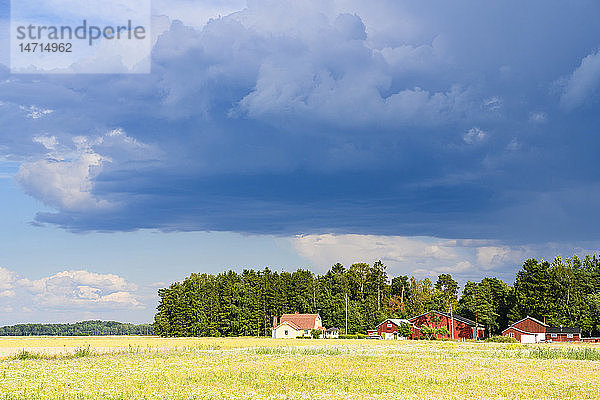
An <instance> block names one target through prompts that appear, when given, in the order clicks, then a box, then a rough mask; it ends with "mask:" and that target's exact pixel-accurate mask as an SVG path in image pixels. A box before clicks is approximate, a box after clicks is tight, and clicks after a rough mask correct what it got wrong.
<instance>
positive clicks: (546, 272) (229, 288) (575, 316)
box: [153, 256, 600, 336]
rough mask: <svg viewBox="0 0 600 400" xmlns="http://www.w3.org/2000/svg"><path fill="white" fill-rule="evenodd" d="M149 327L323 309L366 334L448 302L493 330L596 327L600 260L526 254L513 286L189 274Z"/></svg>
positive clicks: (337, 323) (217, 323)
mask: <svg viewBox="0 0 600 400" xmlns="http://www.w3.org/2000/svg"><path fill="white" fill-rule="evenodd" d="M158 294H159V297H160V301H159V305H158V308H157V310H158V312H157V314H156V315H155V320H154V325H153V326H154V333H155V334H158V335H161V336H269V335H270V334H271V326H272V320H273V316H280V315H281V314H284V313H293V312H296V311H298V312H300V313H317V312H318V313H319V314H320V315H321V318H322V319H323V323H324V326H326V327H336V328H338V329H340V330H341V331H342V332H345V333H365V332H366V331H367V330H368V329H373V328H374V327H375V326H376V325H377V324H378V323H379V322H381V321H382V320H384V319H385V318H388V317H393V318H409V317H412V316H415V315H420V314H423V313H426V312H429V311H433V310H438V311H450V310H452V311H453V312H455V313H456V314H459V315H461V316H463V317H466V318H470V319H472V320H474V321H476V322H477V323H479V324H481V325H483V326H485V327H486V329H487V332H489V333H491V334H498V333H500V332H501V331H502V330H503V329H505V328H506V327H507V326H508V325H509V324H510V323H512V322H515V321H517V320H519V319H521V318H524V317H525V316H527V315H529V316H532V317H535V318H538V319H540V320H542V321H544V320H545V321H546V322H547V323H548V324H551V325H555V326H559V325H563V326H575V327H581V328H582V329H583V332H584V334H585V335H588V336H592V335H600V260H599V259H598V258H597V257H596V256H586V257H585V258H583V259H580V258H579V257H577V256H574V257H572V258H566V259H562V258H560V257H557V258H555V259H554V260H553V261H552V262H548V261H544V260H539V261H538V260H536V259H529V260H527V261H525V263H524V264H523V266H522V268H521V270H520V271H519V272H518V273H517V275H516V278H515V282H514V284H513V285H509V284H507V283H506V282H504V281H502V280H501V279H498V278H484V279H482V280H481V281H480V282H471V281H469V282H467V283H466V284H465V286H464V287H463V289H462V292H461V293H460V296H459V285H458V283H457V282H456V281H455V280H454V279H453V278H452V276H451V275H449V274H441V275H439V276H438V277H437V279H436V280H435V282H434V281H432V280H430V279H429V278H424V279H417V278H415V277H408V276H398V277H394V278H392V279H390V278H389V277H388V275H387V273H386V267H385V265H384V264H383V263H382V262H381V261H378V262H376V263H375V264H373V265H369V264H366V263H356V264H352V265H351V266H350V267H348V268H346V267H345V266H343V265H341V264H339V263H338V264H335V265H333V266H332V267H331V269H330V270H329V271H327V273H325V274H323V275H316V274H314V273H312V272H310V271H308V270H304V269H299V270H297V271H295V272H279V273H278V272H274V271H271V270H270V269H268V268H265V269H264V270H262V271H255V270H252V269H250V270H244V271H243V272H242V273H236V272H234V271H228V272H224V273H220V274H217V275H212V274H192V275H190V276H189V277H187V278H186V279H184V281H183V282H175V283H173V284H171V285H170V286H169V287H168V288H164V289H160V290H159V291H158Z"/></svg>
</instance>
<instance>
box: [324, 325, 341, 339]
mask: <svg viewBox="0 0 600 400" xmlns="http://www.w3.org/2000/svg"><path fill="white" fill-rule="evenodd" d="M323 337H324V338H325V339H337V338H339V337H340V335H339V332H338V330H337V328H327V329H325V330H324V331H323Z"/></svg>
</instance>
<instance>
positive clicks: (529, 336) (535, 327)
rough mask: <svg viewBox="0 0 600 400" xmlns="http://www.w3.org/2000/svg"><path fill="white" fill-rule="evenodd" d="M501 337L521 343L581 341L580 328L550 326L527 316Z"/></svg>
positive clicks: (505, 331) (506, 330)
mask: <svg viewBox="0 0 600 400" xmlns="http://www.w3.org/2000/svg"><path fill="white" fill-rule="evenodd" d="M502 336H508V337H512V338H515V339H517V340H518V341H519V342H521V343H539V342H543V341H546V342H578V341H580V340H581V328H567V327H562V326H560V327H555V326H550V325H548V324H546V323H545V322H542V321H540V320H538V319H535V318H533V317H530V316H527V317H525V318H523V319H521V320H519V321H517V322H515V323H514V324H512V325H511V326H509V327H508V328H506V329H505V330H503V331H502Z"/></svg>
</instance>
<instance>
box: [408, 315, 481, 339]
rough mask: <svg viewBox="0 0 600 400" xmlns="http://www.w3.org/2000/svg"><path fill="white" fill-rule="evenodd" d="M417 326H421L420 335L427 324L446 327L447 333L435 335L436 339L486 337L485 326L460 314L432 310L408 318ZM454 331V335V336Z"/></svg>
mask: <svg viewBox="0 0 600 400" xmlns="http://www.w3.org/2000/svg"><path fill="white" fill-rule="evenodd" d="M408 321H409V322H411V323H412V324H413V325H414V326H415V327H417V328H419V331H418V332H419V337H420V336H421V332H420V329H421V326H423V325H427V326H429V327H431V328H433V329H438V328H442V327H446V329H448V332H449V333H448V334H447V335H434V336H435V338H436V339H463V340H464V339H480V338H484V337H485V327H483V326H480V325H479V324H477V323H476V322H475V321H471V320H470V319H468V318H465V317H461V316H460V315H456V314H453V315H452V316H451V315H450V314H449V313H445V312H440V311H430V312H426V313H424V314H421V315H417V316H416V317H412V318H409V320H408ZM453 328H454V329H453ZM453 332H454V336H453Z"/></svg>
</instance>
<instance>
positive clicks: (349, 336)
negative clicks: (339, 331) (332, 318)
mask: <svg viewBox="0 0 600 400" xmlns="http://www.w3.org/2000/svg"><path fill="white" fill-rule="evenodd" d="M363 337H364V336H363ZM339 339H361V338H359V337H358V335H340V336H339Z"/></svg>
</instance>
